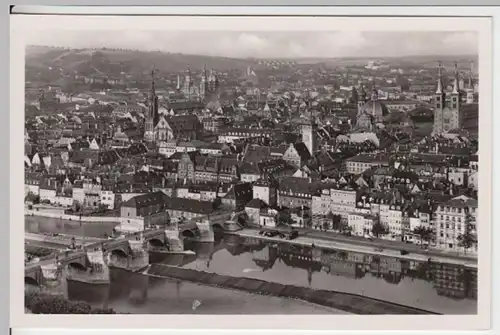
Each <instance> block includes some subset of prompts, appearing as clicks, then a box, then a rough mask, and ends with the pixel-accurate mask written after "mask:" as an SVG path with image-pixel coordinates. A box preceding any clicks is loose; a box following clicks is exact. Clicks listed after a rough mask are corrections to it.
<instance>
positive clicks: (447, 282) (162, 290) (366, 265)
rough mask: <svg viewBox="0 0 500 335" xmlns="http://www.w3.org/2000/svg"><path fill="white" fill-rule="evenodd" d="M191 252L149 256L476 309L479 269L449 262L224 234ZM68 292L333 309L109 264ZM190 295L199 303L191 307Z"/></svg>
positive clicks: (64, 224) (96, 298) (131, 307)
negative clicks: (97, 279) (103, 280)
mask: <svg viewBox="0 0 500 335" xmlns="http://www.w3.org/2000/svg"><path fill="white" fill-rule="evenodd" d="M113 226H114V225H113V224H109V223H104V224H98V223H91V224H84V225H83V227H81V226H80V224H79V223H78V222H71V221H62V220H54V219H50V218H41V217H26V224H25V229H26V231H28V232H33V233H37V232H58V233H68V234H75V235H82V234H85V236H92V237H103V236H104V235H105V234H109V233H110V232H111V231H112V229H113ZM186 248H187V249H191V250H193V251H195V253H196V256H194V255H192V256H189V255H175V256H174V255H155V254H152V255H151V257H150V261H151V262H152V263H164V264H170V265H176V266H182V267H185V268H191V269H197V270H203V271H209V272H215V273H219V274H224V275H230V276H240V277H249V278H256V279H262V280H266V281H271V282H278V283H282V284H290V285H297V286H305V287H312V288H318V289H326V290H334V291H342V292H347V293H353V294H360V295H364V296H369V297H372V298H377V299H382V300H387V301H391V302H395V303H400V304H404V305H409V306H414V307H418V308H422V309H426V310H430V311H434V312H438V313H443V314H475V313H476V312H477V299H476V296H477V284H476V283H477V272H476V271H472V270H468V269H463V268H461V267H457V266H451V265H447V264H428V263H421V262H410V261H404V260H400V259H397V258H390V257H379V256H374V255H368V254H361V253H352V252H344V251H336V250H320V249H318V248H314V249H312V248H310V247H296V246H292V245H289V244H285V243H283V244H273V243H268V242H264V241H261V240H257V239H249V238H241V237H237V236H229V235H227V236H223V237H221V238H220V239H218V240H217V241H216V242H215V243H195V242H191V243H186ZM67 294H68V296H69V298H70V299H75V300H87V301H89V302H91V303H92V304H98V305H102V306H108V307H112V308H114V309H116V310H117V311H119V312H127V313H144V314H162V313H163V314H165V313H209V314H273V313H274V314H286V313H288V314H318V313H338V311H335V310H331V309H327V308H323V307H319V306H315V305H312V304H308V303H302V302H298V301H292V300H289V299H281V298H273V297H267V296H258V295H253V294H249V293H243V292H237V291H230V290H224V289H219V288H212V287H207V286H201V285H197V284H192V283H187V282H178V281H171V280H166V279H158V278H151V277H147V276H144V275H141V274H134V273H129V272H126V271H122V270H114V269H113V270H112V272H111V284H110V285H107V286H101V287H97V286H92V285H88V284H82V283H74V282H73V283H69V284H68V291H67ZM194 300H199V301H200V302H201V305H200V306H199V307H198V308H196V309H195V310H192V303H193V301H194Z"/></svg>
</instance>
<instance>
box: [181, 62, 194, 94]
mask: <svg viewBox="0 0 500 335" xmlns="http://www.w3.org/2000/svg"><path fill="white" fill-rule="evenodd" d="M192 91H193V78H192V76H191V67H190V66H188V70H187V73H186V76H185V77H184V85H183V87H182V92H183V93H184V95H185V96H186V97H187V99H188V100H191V93H192Z"/></svg>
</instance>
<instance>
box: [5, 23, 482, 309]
mask: <svg viewBox="0 0 500 335" xmlns="http://www.w3.org/2000/svg"><path fill="white" fill-rule="evenodd" d="M50 20H52V18H50ZM165 20H168V18H165ZM213 20H214V21H216V20H217V18H213ZM332 20H335V19H334V18H333V19H332ZM443 20H445V19H443ZM277 22H279V21H277ZM353 24H356V23H355V22H353ZM53 26H54V25H52V26H51V27H52V28H50V30H48V29H47V30H43V29H41V30H39V31H37V30H33V31H32V32H31V33H30V34H29V35H26V36H25V37H24V40H25V41H24V42H25V45H24V47H23V48H24V50H23V52H24V79H23V85H24V106H23V108H24V120H23V127H24V129H23V130H22V131H23V133H24V143H23V156H24V158H23V159H24V172H23V176H24V194H23V197H24V205H23V210H24V225H22V226H24V239H23V240H24V313H25V314H133V315H135V314H142V315H144V314H148V315H154V314H162V315H257V316H258V315H373V314H377V315H401V316H404V315H406V316H408V315H428V316H436V315H441V316H443V315H449V316H450V315H451V316H458V317H460V316H467V315H478V313H479V312H478V296H479V295H480V294H479V293H478V292H479V290H480V285H479V284H478V283H479V282H480V277H479V276H478V264H479V260H480V259H481V257H483V254H481V255H480V252H479V251H480V250H481V244H482V243H483V240H481V238H482V237H484V235H481V233H480V232H481V230H482V229H485V230H487V229H488V231H489V226H490V224H491V223H490V218H489V217H488V216H487V215H489V214H488V213H486V216H481V220H479V213H480V212H481V210H482V209H481V207H482V206H483V203H482V202H481V201H480V199H484V196H483V195H480V194H481V193H480V192H483V188H482V186H483V185H484V182H485V179H484V178H486V179H488V178H490V176H489V174H488V173H489V167H488V170H483V166H482V165H480V164H479V162H480V161H481V162H483V156H481V160H480V155H479V147H480V143H481V148H482V149H481V153H482V155H490V153H489V152H487V151H486V152H485V149H484V148H488V147H483V146H484V145H485V144H487V145H489V143H486V142H489V141H490V138H489V136H490V135H491V134H490V133H489V132H482V131H480V119H481V118H482V117H483V114H481V113H480V110H481V108H480V106H481V105H480V101H481V104H482V103H483V101H484V98H483V97H482V94H483V92H482V91H480V87H481V88H484V87H486V86H484V85H483V84H482V82H481V81H482V80H483V77H482V76H480V71H479V69H480V66H481V59H480V55H479V45H480V34H479V32H477V31H474V30H472V29H471V30H467V29H462V28H461V27H462V25H458V26H457V27H456V28H457V30H450V29H435V30H432V29H429V28H427V29H425V30H422V29H418V28H416V29H415V30H409V29H408V28H406V29H404V30H399V31H398V30H396V29H387V30H386V31H384V30H380V29H373V30H372V29H370V28H369V26H367V25H366V24H365V25H363V27H364V28H363V29H357V30H351V29H347V28H348V27H346V28H345V29H342V26H341V25H335V26H333V28H332V29H331V30H326V29H325V30H321V31H311V30H308V29H304V30H303V31H300V30H299V29H300V26H294V27H293V29H292V28H290V29H289V30H288V31H287V30H284V29H281V30H273V27H272V26H269V30H263V29H262V28H261V29H259V30H237V29H235V28H234V27H233V29H226V30H224V29H220V30H214V29H207V30H205V29H203V27H200V26H197V27H199V28H198V29H193V28H191V29H186V30H183V29H182V27H179V28H178V29H177V30H172V29H170V30H168V31H167V30H165V31H162V30H161V29H149V28H148V29H139V27H137V26H135V25H132V24H131V25H130V26H129V27H124V28H123V29H120V30H117V29H106V27H105V26H103V27H102V29H99V30H97V29H93V30H89V29H67V28H66V27H63V26H61V27H60V28H59V29H54V28H53ZM480 83H481V84H482V85H480ZM488 85H489V83H488ZM488 92H489V91H488ZM488 92H486V93H485V94H488ZM487 98H488V99H489V98H490V97H487ZM21 103H22V100H20V101H19V104H21ZM487 112H488V113H490V112H491V111H487ZM482 113H484V112H482ZM488 117H489V116H488ZM16 131H17V130H16ZM19 132H21V129H19ZM486 136H487V137H486ZM483 141H485V144H483ZM11 145H12V144H11ZM18 145H19V147H20V146H21V145H20V143H18ZM19 150H21V148H19ZM19 157H20V155H19ZM18 166H19V164H18ZM480 171H486V172H481V173H482V174H483V177H480ZM18 173H19V171H18ZM484 176H486V177H484ZM482 178H483V179H482ZM489 182H490V183H491V181H489ZM484 190H486V189H484ZM18 192H19V195H18V198H20V197H21V195H20V187H19V188H18ZM485 206H486V205H485ZM488 210H489V208H488ZM20 215H21V214H19V217H20ZM20 220H22V219H19V220H18V221H20ZM16 225H17V226H21V223H20V222H17V224H16ZM480 236H482V237H481V238H480ZM486 238H489V237H488V236H486ZM484 243H485V244H486V243H487V244H488V245H489V243H490V242H489V241H485V242H484ZM487 257H489V256H488V255H487ZM479 272H480V271H479ZM19 280H20V279H19ZM18 299H19V300H21V299H22V298H21V297H20V296H19V297H18Z"/></svg>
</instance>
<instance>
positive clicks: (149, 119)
mask: <svg viewBox="0 0 500 335" xmlns="http://www.w3.org/2000/svg"><path fill="white" fill-rule="evenodd" d="M148 105H149V106H148V113H147V115H146V120H145V124H144V139H145V140H146V141H147V142H154V140H155V134H154V126H155V124H156V122H157V121H158V117H159V116H158V96H157V95H156V88H155V69H154V68H153V69H152V70H151V91H150V93H149V101H148Z"/></svg>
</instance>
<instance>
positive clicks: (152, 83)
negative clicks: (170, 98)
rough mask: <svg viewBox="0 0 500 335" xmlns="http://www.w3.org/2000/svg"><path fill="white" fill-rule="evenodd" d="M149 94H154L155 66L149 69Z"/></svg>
mask: <svg viewBox="0 0 500 335" xmlns="http://www.w3.org/2000/svg"><path fill="white" fill-rule="evenodd" d="M151 94H152V95H154V94H155V68H154V67H153V69H152V70H151Z"/></svg>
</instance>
